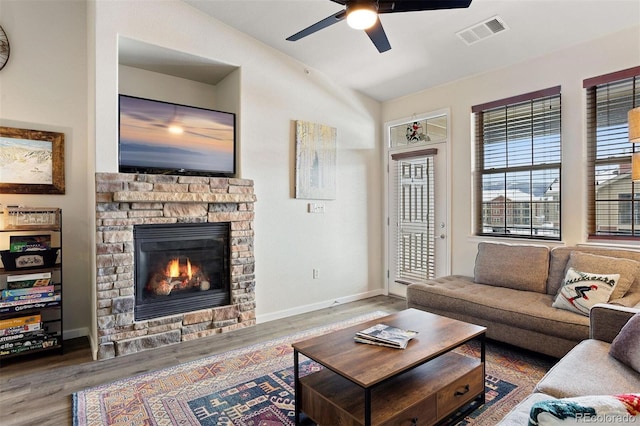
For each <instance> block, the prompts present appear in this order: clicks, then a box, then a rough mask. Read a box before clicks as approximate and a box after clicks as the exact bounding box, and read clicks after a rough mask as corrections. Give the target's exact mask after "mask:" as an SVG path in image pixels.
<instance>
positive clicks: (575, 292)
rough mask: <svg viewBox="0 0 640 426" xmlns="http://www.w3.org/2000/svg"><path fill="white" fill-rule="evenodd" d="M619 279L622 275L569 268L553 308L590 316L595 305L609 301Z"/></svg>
mask: <svg viewBox="0 0 640 426" xmlns="http://www.w3.org/2000/svg"><path fill="white" fill-rule="evenodd" d="M619 279H620V274H609V275H603V274H592V273H590V272H581V271H576V270H575V269H573V268H569V269H568V270H567V274H566V275H565V277H564V281H563V282H562V287H560V290H559V291H558V294H557V295H556V299H555V300H554V302H553V305H552V306H553V307H554V308H560V309H565V310H567V311H571V312H576V313H578V314H582V315H586V316H589V311H590V310H591V307H592V306H593V305H595V304H596V303H606V302H608V301H609V297H611V292H612V291H613V287H615V285H616V283H617V282H618V280H619Z"/></svg>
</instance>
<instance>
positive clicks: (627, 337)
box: [609, 313, 640, 373]
mask: <svg viewBox="0 0 640 426" xmlns="http://www.w3.org/2000/svg"><path fill="white" fill-rule="evenodd" d="M609 354H611V356H612V357H614V358H615V359H617V360H618V361H620V362H622V363H623V364H625V365H628V366H629V367H631V368H633V369H634V370H635V371H637V372H638V373H640V313H638V314H635V315H634V316H632V317H631V319H630V320H629V321H628V322H627V323H626V324H625V325H624V327H622V330H620V333H618V335H617V336H616V337H615V339H613V342H611V348H610V349H609Z"/></svg>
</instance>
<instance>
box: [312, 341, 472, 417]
mask: <svg viewBox="0 0 640 426" xmlns="http://www.w3.org/2000/svg"><path fill="white" fill-rule="evenodd" d="M482 372H483V365H482V364H479V363H478V360H477V359H472V358H469V357H466V356H463V355H458V354H455V353H451V352H450V353H447V354H444V355H442V356H440V357H438V358H436V359H434V360H432V361H430V362H428V363H426V364H423V365H421V366H419V367H417V368H415V369H413V370H410V371H407V372H405V373H403V374H399V375H398V376H396V377H393V378H391V379H390V380H388V381H386V382H385V383H383V384H381V385H380V386H377V387H375V388H374V389H373V390H372V394H371V407H372V413H371V424H372V425H375V426H383V425H384V426H391V425H393V426H408V425H411V424H413V420H414V419H417V424H418V425H433V424H435V423H436V422H437V421H439V420H441V419H443V418H444V417H446V416H447V415H449V414H450V413H451V412H453V411H455V410H457V409H459V408H460V407H461V406H462V405H463V404H465V403H466V402H469V401H471V400H472V399H473V398H474V397H476V396H478V394H479V393H481V392H482V391H483V390H484V381H483V380H482ZM461 374H462V376H460V375H461ZM467 383H468V384H469V392H466V393H465V394H464V395H463V396H462V397H454V396H453V395H454V393H455V391H456V389H458V388H462V389H465V388H464V386H466V384H467ZM477 383H480V385H479V386H478V385H477ZM300 387H301V389H300V390H301V398H300V399H301V400H300V402H301V405H300V408H301V411H302V412H304V413H305V414H306V415H307V416H309V417H310V418H311V419H313V420H314V421H315V422H316V423H317V424H321V425H341V426H362V425H364V414H365V413H364V390H363V389H362V388H361V387H359V386H357V385H356V384H354V383H352V382H351V381H349V380H347V379H345V378H344V377H341V376H339V375H337V374H336V373H334V372H332V371H329V370H327V369H323V370H321V371H318V372H316V373H313V374H310V375H308V376H305V377H302V378H300ZM449 394H451V395H452V398H448V397H447V395H449Z"/></svg>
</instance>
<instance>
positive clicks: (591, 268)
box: [567, 251, 640, 299]
mask: <svg viewBox="0 0 640 426" xmlns="http://www.w3.org/2000/svg"><path fill="white" fill-rule="evenodd" d="M569 268H574V269H576V270H578V271H588V272H592V273H594V274H620V280H619V281H618V284H616V286H615V288H614V289H613V292H612V294H611V299H619V298H621V297H622V296H624V295H625V293H626V292H627V291H628V290H629V288H630V287H631V284H633V281H634V280H635V279H636V277H640V262H636V261H635V260H631V259H622V258H618V257H611V256H600V255H597V254H589V253H582V252H579V251H573V252H571V254H570V255H569V261H568V262H567V269H569Z"/></svg>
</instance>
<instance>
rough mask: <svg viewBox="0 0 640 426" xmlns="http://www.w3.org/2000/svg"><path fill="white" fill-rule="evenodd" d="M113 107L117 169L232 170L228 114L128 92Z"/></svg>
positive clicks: (200, 172) (229, 172)
mask: <svg viewBox="0 0 640 426" xmlns="http://www.w3.org/2000/svg"><path fill="white" fill-rule="evenodd" d="M119 105H120V123H119V129H120V130H119V138H118V139H119V170H120V172H121V173H132V172H135V173H157V174H182V175H201V176H232V175H234V174H235V171H236V168H235V164H236V159H235V150H236V131H235V121H236V116H235V114H234V113H231V112H223V111H216V110H212V109H205V108H197V107H193V106H187V105H179V104H174V103H170V102H162V101H156V100H152V99H144V98H138V97H134V96H128V95H120V96H119Z"/></svg>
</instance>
